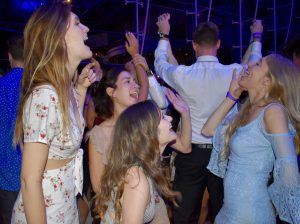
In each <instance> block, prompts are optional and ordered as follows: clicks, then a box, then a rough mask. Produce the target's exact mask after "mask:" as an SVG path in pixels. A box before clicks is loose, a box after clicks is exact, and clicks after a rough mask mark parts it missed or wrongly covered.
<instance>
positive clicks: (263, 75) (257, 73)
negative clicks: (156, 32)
mask: <svg viewBox="0 0 300 224" xmlns="http://www.w3.org/2000/svg"><path fill="white" fill-rule="evenodd" d="M268 70H269V68H268V65H267V62H266V58H262V59H261V60H260V61H258V62H256V63H253V64H250V65H249V67H248V70H246V71H245V72H244V73H243V74H241V76H240V80H239V85H240V86H241V87H242V88H243V89H245V90H247V91H249V90H250V91H251V90H258V91H259V90H261V89H262V88H263V87H264V84H265V82H266V81H269V80H270V78H269V77H268V76H267V74H268Z"/></svg>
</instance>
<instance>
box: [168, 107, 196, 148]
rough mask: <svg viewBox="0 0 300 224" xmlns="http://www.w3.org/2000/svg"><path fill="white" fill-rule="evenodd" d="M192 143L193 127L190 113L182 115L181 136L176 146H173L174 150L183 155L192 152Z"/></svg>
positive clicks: (186, 112)
mask: <svg viewBox="0 0 300 224" xmlns="http://www.w3.org/2000/svg"><path fill="white" fill-rule="evenodd" d="M191 141H192V127H191V117H190V113H189V111H185V112H183V113H182V114H181V130H180V135H179V136H178V137H177V139H176V142H175V144H173V145H172V147H173V148H174V149H176V150H177V151H180V152H182V153H189V152H191Z"/></svg>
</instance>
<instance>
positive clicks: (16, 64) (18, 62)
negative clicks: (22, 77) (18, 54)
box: [10, 61, 24, 68]
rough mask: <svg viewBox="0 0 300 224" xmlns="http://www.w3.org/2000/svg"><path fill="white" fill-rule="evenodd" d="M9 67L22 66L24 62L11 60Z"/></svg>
mask: <svg viewBox="0 0 300 224" xmlns="http://www.w3.org/2000/svg"><path fill="white" fill-rule="evenodd" d="M10 67H11V68H24V63H23V62H21V61H13V62H11V65H10Z"/></svg>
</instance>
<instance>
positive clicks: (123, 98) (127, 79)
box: [109, 71, 139, 109]
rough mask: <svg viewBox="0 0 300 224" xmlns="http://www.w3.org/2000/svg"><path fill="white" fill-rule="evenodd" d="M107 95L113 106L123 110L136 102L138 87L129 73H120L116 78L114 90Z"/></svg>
mask: <svg viewBox="0 0 300 224" xmlns="http://www.w3.org/2000/svg"><path fill="white" fill-rule="evenodd" d="M109 95H111V98H112V100H113V102H114V104H115V105H118V106H119V107H121V108H124V109H125V108H127V107H129V106H131V105H133V104H135V103H137V102H138V97H139V85H138V84H137V83H136V82H135V80H134V79H133V77H132V75H131V74H130V73H129V72H127V71H122V72H121V73H120V74H119V76H118V79H117V82H116V88H114V89H113V90H112V93H111V94H109Z"/></svg>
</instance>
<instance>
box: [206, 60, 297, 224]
mask: <svg viewBox="0 0 300 224" xmlns="http://www.w3.org/2000/svg"><path fill="white" fill-rule="evenodd" d="M299 86H300V71H299V69H298V68H297V67H296V66H295V65H294V64H293V63H292V62H290V61H289V60H288V59H286V58H284V57H282V56H279V55H269V56H267V57H265V58H263V59H262V60H260V61H259V62H257V63H256V64H252V65H250V66H249V68H248V69H245V70H244V71H243V72H242V74H241V75H240V76H239V77H238V78H237V77H236V75H235V74H234V75H233V80H232V82H231V86H230V89H229V92H228V94H227V96H226V99H225V100H224V101H223V103H222V104H221V105H220V106H219V107H218V109H217V110H216V111H215V112H214V113H213V114H212V115H211V117H210V118H209V120H208V121H207V123H206V124H205V126H204V127H203V129H202V133H203V134H204V135H207V136H209V135H214V140H213V145H214V150H213V153H212V155H211V159H210V162H209V165H208V169H209V170H210V171H211V172H213V173H214V174H215V175H217V176H220V177H223V178H224V204H223V207H222V208H221V210H220V212H219V213H218V215H217V217H216V223H217V224H220V223H221V224H222V223H224V224H225V223H226V224H230V223H239V224H254V223H255V224H263V223H266V224H272V223H276V214H278V215H279V217H280V219H281V220H284V221H286V222H289V223H295V224H296V223H300V176H299V171H298V165H297V156H296V151H299V130H300V88H299ZM243 90H246V91H248V94H249V98H248V99H247V101H246V102H245V103H244V104H243V105H242V107H241V109H240V110H239V112H237V110H236V108H235V107H234V104H235V103H236V102H237V99H238V98H239V96H240V94H241V92H242V91H243ZM232 107H234V108H233V109H232V111H233V112H232V113H231V114H230V115H229V116H227V117H225V116H226V114H227V113H228V112H229V111H230V110H231V108H232ZM224 117H225V119H223V118H224Z"/></svg>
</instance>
